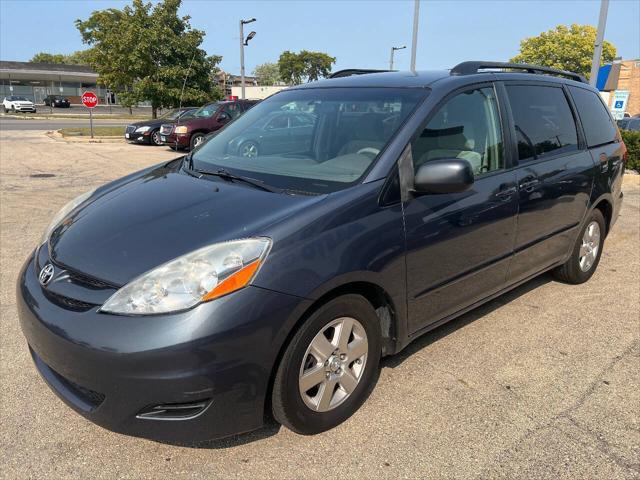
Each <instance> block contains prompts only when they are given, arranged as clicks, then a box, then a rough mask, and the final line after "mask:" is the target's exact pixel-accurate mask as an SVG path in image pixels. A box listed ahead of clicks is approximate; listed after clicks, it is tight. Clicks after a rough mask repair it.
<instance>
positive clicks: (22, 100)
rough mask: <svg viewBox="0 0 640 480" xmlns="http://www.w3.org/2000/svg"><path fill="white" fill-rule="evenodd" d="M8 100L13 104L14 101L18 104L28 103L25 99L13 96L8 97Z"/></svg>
mask: <svg viewBox="0 0 640 480" xmlns="http://www.w3.org/2000/svg"><path fill="white" fill-rule="evenodd" d="M9 100H10V101H12V102H15V101H16V100H17V101H20V102H28V101H29V100H27V99H26V98H25V97H17V96H15V95H14V96H12V97H9Z"/></svg>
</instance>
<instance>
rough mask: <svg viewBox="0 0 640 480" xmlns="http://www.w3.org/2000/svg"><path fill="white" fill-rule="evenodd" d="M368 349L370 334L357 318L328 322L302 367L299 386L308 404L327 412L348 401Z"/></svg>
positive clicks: (304, 359)
mask: <svg viewBox="0 0 640 480" xmlns="http://www.w3.org/2000/svg"><path fill="white" fill-rule="evenodd" d="M368 351H369V344H368V341H367V333H366V331H365V329H364V327H363V326H362V324H361V323H360V322H359V321H358V320H356V319H355V318H351V317H341V318H338V319H336V320H333V321H332V322H330V323H329V324H328V325H326V326H325V327H324V328H323V329H322V330H321V331H320V332H318V334H317V335H316V336H315V337H314V338H313V340H312V341H311V344H310V345H309V346H308V348H307V351H306V353H305V355H304V357H303V360H302V365H301V366H300V374H299V378H298V387H299V391H300V395H301V397H302V400H303V401H304V403H305V405H307V407H309V408H310V409H311V410H314V411H316V412H327V411H329V410H333V409H334V408H336V407H337V406H339V405H340V404H342V403H343V402H344V401H345V400H347V398H349V397H350V396H351V394H352V393H353V392H354V390H355V389H356V387H357V386H358V384H359V382H360V380H361V378H362V375H363V373H364V370H365V366H366V363H367V353H368Z"/></svg>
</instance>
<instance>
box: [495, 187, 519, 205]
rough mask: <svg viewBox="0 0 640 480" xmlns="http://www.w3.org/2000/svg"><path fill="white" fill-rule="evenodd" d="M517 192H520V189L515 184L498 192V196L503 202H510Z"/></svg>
mask: <svg viewBox="0 0 640 480" xmlns="http://www.w3.org/2000/svg"><path fill="white" fill-rule="evenodd" d="M516 193H518V189H517V188H516V187H515V186H513V187H508V188H505V189H503V190H500V191H499V192H498V193H496V197H498V198H499V199H500V200H502V201H503V202H508V201H509V200H510V199H511V197H512V196H513V195H514V194H516Z"/></svg>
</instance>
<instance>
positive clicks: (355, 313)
mask: <svg viewBox="0 0 640 480" xmlns="http://www.w3.org/2000/svg"><path fill="white" fill-rule="evenodd" d="M380 337H381V335H380V322H379V320H378V317H377V315H376V312H375V310H374V309H373V307H372V306H371V304H370V303H369V302H368V301H367V300H366V299H365V298H363V297H361V296H360V295H344V296H341V297H337V298H335V299H333V300H330V301H329V302H327V303H325V304H324V305H322V306H321V307H320V308H318V309H317V310H316V311H315V312H314V313H313V314H312V315H311V316H310V317H309V318H308V319H307V320H305V322H304V323H303V325H302V326H301V327H300V329H299V330H298V331H297V333H296V334H295V336H294V337H293V339H292V340H291V342H290V343H289V345H288V346H287V349H286V350H285V353H284V355H283V357H282V360H281V361H280V365H279V366H278V371H277V373H276V377H275V379H274V382H273V393H272V398H271V400H272V409H273V416H274V418H275V419H276V420H277V421H278V422H280V423H281V424H282V425H284V426H286V427H287V428H289V429H291V430H293V431H294V432H297V433H300V434H303V435H311V434H316V433H320V432H323V431H325V430H329V429H331V428H333V427H335V426H337V425H339V424H340V423H342V422H344V421H345V420H346V419H348V418H349V417H350V416H351V415H353V414H354V413H355V412H356V410H358V408H360V406H361V405H362V404H363V403H364V401H365V400H366V399H367V397H368V395H369V393H370V392H371V390H372V389H373V386H374V385H375V381H376V379H377V376H378V366H379V362H380V352H381V338H380Z"/></svg>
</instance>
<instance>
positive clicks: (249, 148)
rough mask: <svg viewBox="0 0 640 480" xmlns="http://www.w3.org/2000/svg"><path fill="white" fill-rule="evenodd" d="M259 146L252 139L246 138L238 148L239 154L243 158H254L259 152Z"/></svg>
mask: <svg viewBox="0 0 640 480" xmlns="http://www.w3.org/2000/svg"><path fill="white" fill-rule="evenodd" d="M259 148H260V147H259V146H258V144H257V143H256V142H254V141H253V140H247V141H246V142H244V143H243V144H242V145H240V147H239V148H238V151H239V152H240V156H241V157H244V158H256V157H257V156H258V155H259V154H260V150H259Z"/></svg>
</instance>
